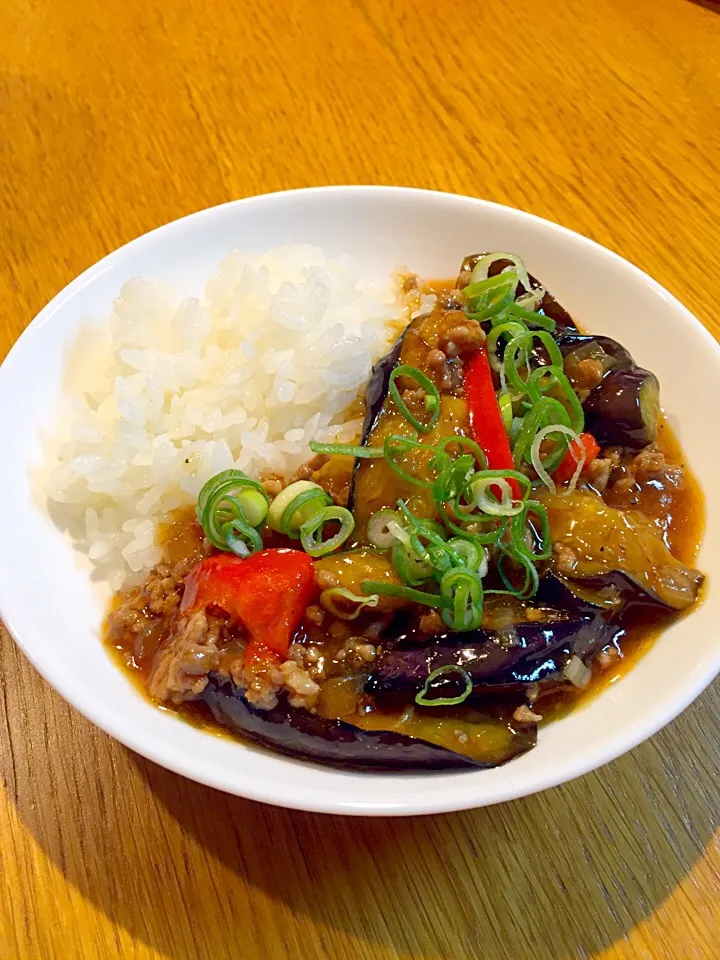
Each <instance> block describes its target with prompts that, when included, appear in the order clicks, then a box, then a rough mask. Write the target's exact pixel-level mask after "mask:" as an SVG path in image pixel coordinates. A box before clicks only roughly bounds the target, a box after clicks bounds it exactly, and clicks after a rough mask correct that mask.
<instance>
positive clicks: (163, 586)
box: [145, 574, 182, 617]
mask: <svg viewBox="0 0 720 960" xmlns="http://www.w3.org/2000/svg"><path fill="white" fill-rule="evenodd" d="M181 582H182V581H180V582H178V580H177V579H176V578H175V577H173V576H171V575H170V574H168V576H158V577H157V578H156V579H154V580H148V582H147V584H146V587H145V592H146V594H147V598H148V603H147V606H148V610H149V611H150V612H151V613H155V614H157V615H158V616H161V617H169V616H172V614H173V613H175V611H176V610H177V608H178V607H179V605H180V599H181V596H182V591H181V590H180V589H179V583H181Z"/></svg>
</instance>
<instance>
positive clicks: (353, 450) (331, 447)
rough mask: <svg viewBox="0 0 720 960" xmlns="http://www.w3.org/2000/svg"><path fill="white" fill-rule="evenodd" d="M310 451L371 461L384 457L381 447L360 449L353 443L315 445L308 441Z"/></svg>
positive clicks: (313, 441) (312, 441) (313, 442)
mask: <svg viewBox="0 0 720 960" xmlns="http://www.w3.org/2000/svg"><path fill="white" fill-rule="evenodd" d="M310 449H311V450H312V452H313V453H325V454H330V455H333V454H338V455H340V456H343V457H360V458H361V459H364V460H372V459H375V458H378V457H382V456H384V453H383V449H382V447H362V446H359V445H358V444H354V443H316V441H315V440H311V441H310Z"/></svg>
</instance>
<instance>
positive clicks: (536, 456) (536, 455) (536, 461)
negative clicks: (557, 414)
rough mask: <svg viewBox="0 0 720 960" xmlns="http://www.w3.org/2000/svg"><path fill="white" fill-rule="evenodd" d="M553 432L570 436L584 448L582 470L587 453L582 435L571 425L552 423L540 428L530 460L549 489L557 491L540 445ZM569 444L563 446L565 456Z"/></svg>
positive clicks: (552, 491) (571, 439) (533, 444)
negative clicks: (544, 463)
mask: <svg viewBox="0 0 720 960" xmlns="http://www.w3.org/2000/svg"><path fill="white" fill-rule="evenodd" d="M553 434H561V435H562V436H566V437H570V442H571V443H572V442H574V441H576V442H577V445H578V447H579V448H581V449H582V450H583V456H582V462H581V463H580V470H582V468H583V467H584V466H585V453H584V447H583V443H582V441H581V440H580V437H579V436H578V435H577V433H576V432H575V431H574V430H572V429H571V428H570V427H566V426H563V424H561V423H551V424H550V425H549V426H547V427H543V428H542V430H539V431H538V432H537V434H536V435H535V439H534V440H533V442H532V446H531V447H530V462H531V463H532V465H533V467H534V468H535V472H536V473H537V475H538V477H539V478H540V480H542V482H543V483H544V484H545V486H546V487H547V488H548V490H549V491H550V492H551V493H555V491H556V488H555V481H554V480H553V478H552V477H551V476H550V474H549V473H548V472H547V470H546V469H545V466H544V465H543V461H542V458H541V457H540V446H541V444H542V442H543V440H545V439H546V438H547V437H550V436H552V435H553ZM567 446H568V445H567V444H565V445H564V446H563V447H562V455H563V456H565V451H566V450H567Z"/></svg>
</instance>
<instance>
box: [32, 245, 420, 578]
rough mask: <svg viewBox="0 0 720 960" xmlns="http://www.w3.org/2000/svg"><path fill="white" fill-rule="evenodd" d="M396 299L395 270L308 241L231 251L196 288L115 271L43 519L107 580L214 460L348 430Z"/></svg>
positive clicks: (121, 574)
mask: <svg viewBox="0 0 720 960" xmlns="http://www.w3.org/2000/svg"><path fill="white" fill-rule="evenodd" d="M409 309H410V308H409V306H408V305H407V304H406V303H405V300H404V298H403V296H402V293H401V289H400V284H399V281H398V278H397V277H396V278H392V277H384V278H380V279H373V280H368V279H366V278H364V277H363V276H361V274H360V271H359V269H358V267H357V265H356V264H354V263H353V262H352V261H351V259H350V258H349V257H342V258H338V259H334V260H330V259H326V258H325V256H324V255H323V253H322V251H321V250H319V249H317V248H314V247H309V246H296V247H281V248H277V249H275V250H271V251H268V252H267V253H264V254H260V255H247V254H243V253H232V254H231V255H230V256H229V257H227V259H226V260H225V261H224V262H223V263H222V264H221V266H220V269H219V271H218V272H217V273H216V274H215V275H214V276H213V277H212V278H211V279H210V280H209V282H208V283H207V285H206V288H205V293H204V296H203V297H201V298H199V299H198V298H195V297H192V298H189V299H185V300H183V301H182V302H178V297H177V295H176V294H174V293H173V290H172V289H171V288H169V287H168V286H167V285H165V284H162V283H159V282H154V281H149V280H144V279H133V280H129V281H128V282H127V283H125V284H124V285H123V287H122V289H121V290H120V294H119V296H118V297H117V299H116V300H115V301H114V304H113V309H112V313H111V315H110V318H109V322H108V323H107V324H106V325H104V326H103V331H102V333H101V340H100V343H99V344H98V345H96V347H95V349H94V353H93V352H91V353H92V355H91V356H88V357H87V358H86V359H85V362H84V364H81V365H80V370H81V375H80V377H79V379H78V377H77V376H76V377H75V383H74V385H73V390H72V396H70V397H67V398H66V402H65V409H64V411H63V413H62V422H61V424H60V428H59V432H58V434H57V435H58V437H59V442H58V446H57V454H58V460H57V464H56V466H54V468H53V470H52V473H51V476H50V479H49V484H48V494H49V497H50V500H51V501H53V503H51V506H52V508H53V513H54V515H55V517H56V519H58V518H59V519H60V522H61V523H62V524H63V525H64V526H65V527H66V529H68V530H69V531H71V533H72V535H73V536H74V538H75V540H76V545H77V546H78V547H79V548H80V549H81V550H83V551H84V552H86V553H87V555H88V557H89V558H90V560H91V561H92V563H93V564H94V565H95V566H96V567H98V568H99V572H100V575H101V576H102V577H103V578H104V579H107V580H108V582H109V584H110V586H111V587H112V589H114V590H116V589H118V588H119V587H120V586H122V585H123V584H125V583H127V582H129V581H130V582H132V581H136V580H139V579H141V578H142V576H143V575H144V574H145V573H146V572H147V570H148V569H149V568H151V567H152V566H153V565H155V564H156V563H157V562H158V561H159V560H160V550H159V548H158V546H157V545H156V529H157V524H158V522H159V521H161V520H162V519H163V518H165V517H166V515H167V513H168V512H169V511H171V510H173V509H175V508H177V507H179V506H182V505H183V504H189V503H193V502H194V501H195V500H196V498H197V494H198V492H199V491H200V489H201V487H202V486H203V484H204V483H205V482H206V481H207V480H208V479H209V478H210V477H212V476H213V475H214V474H216V473H218V472H219V471H220V470H225V469H228V468H230V467H235V468H237V469H239V470H243V471H245V472H246V473H248V474H249V475H250V476H253V477H258V476H259V475H260V474H261V473H263V472H265V471H271V472H274V473H276V474H278V475H281V476H285V477H288V476H289V475H290V474H292V473H293V472H294V471H295V470H296V469H297V467H298V466H300V465H301V464H302V463H303V462H304V461H305V460H306V459H307V458H308V456H309V455H310V451H309V448H308V443H309V441H310V440H311V439H318V440H325V441H327V440H334V441H340V442H342V441H349V440H352V439H353V437H354V436H356V435H357V432H358V430H359V428H360V425H361V423H360V421H359V420H351V421H349V422H344V420H345V417H344V411H345V410H346V408H347V407H348V405H349V404H350V403H351V402H352V401H353V400H354V399H355V397H356V396H357V393H358V389H359V388H360V387H361V386H362V385H363V384H364V383H365V381H366V380H367V378H368V375H369V373H370V370H371V367H372V364H373V363H374V362H375V361H376V360H377V359H378V357H380V356H381V355H382V354H383V353H384V352H385V351H386V349H387V345H388V341H389V339H390V338H391V337H392V335H393V328H392V326H391V325H392V324H393V323H395V324H397V322H398V321H404V320H407V318H408V311H409ZM395 329H397V327H395ZM81 346H82V343H81V342H79V343H78V344H77V346H76V353H77V352H79V351H80V349H81ZM86 352H87V351H86ZM75 359H76V360H77V356H76V358H75ZM76 366H77V364H76Z"/></svg>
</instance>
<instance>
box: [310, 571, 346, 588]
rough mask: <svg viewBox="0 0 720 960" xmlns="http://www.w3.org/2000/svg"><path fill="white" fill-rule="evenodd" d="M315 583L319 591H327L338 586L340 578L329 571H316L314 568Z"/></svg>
mask: <svg viewBox="0 0 720 960" xmlns="http://www.w3.org/2000/svg"><path fill="white" fill-rule="evenodd" d="M315 583H316V584H317V586H318V588H319V589H320V590H329V589H330V588H331V587H338V586H340V578H339V577H338V576H337V575H336V574H334V573H331V571H330V570H318V569H317V567H316V568H315Z"/></svg>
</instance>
